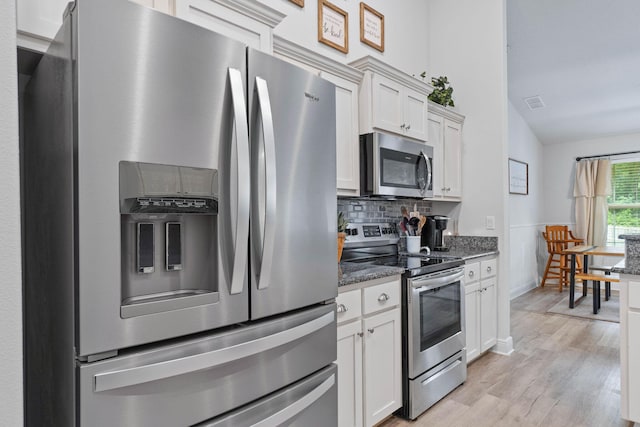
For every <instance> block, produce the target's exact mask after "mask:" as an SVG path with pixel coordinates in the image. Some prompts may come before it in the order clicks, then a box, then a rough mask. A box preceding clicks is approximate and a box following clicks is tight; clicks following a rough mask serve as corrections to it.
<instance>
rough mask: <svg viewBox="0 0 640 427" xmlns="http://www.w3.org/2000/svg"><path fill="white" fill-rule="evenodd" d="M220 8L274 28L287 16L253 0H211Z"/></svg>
mask: <svg viewBox="0 0 640 427" xmlns="http://www.w3.org/2000/svg"><path fill="white" fill-rule="evenodd" d="M211 1H212V2H214V3H218V4H219V5H221V6H224V7H226V8H227V9H231V10H233V11H236V12H238V13H241V14H243V15H245V16H248V17H249V18H251V19H254V20H256V21H258V22H261V23H263V24H265V25H268V26H269V27H271V28H275V27H276V26H277V25H278V24H279V23H280V22H282V20H283V19H284V18H285V17H286V16H287V15H285V14H284V13H282V12H280V11H279V10H276V9H273V8H271V7H269V6H267V5H265V4H262V3H260V2H257V1H255V0H211Z"/></svg>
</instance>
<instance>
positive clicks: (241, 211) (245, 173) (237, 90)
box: [229, 68, 251, 294]
mask: <svg viewBox="0 0 640 427" xmlns="http://www.w3.org/2000/svg"><path fill="white" fill-rule="evenodd" d="M229 82H230V84H231V99H232V101H233V119H234V124H235V135H236V147H237V151H238V153H237V161H238V189H237V191H238V195H237V199H238V202H237V203H238V209H237V218H236V221H237V222H236V225H235V227H233V226H231V225H230V227H229V228H230V229H233V228H235V231H236V234H235V243H234V248H233V249H234V254H235V255H234V258H233V270H232V271H233V272H232V276H231V288H230V289H229V293H231V294H239V293H241V292H242V289H243V287H244V280H245V270H246V269H247V255H246V254H247V251H248V250H249V248H248V245H249V238H248V236H249V203H250V197H251V196H250V194H251V182H250V181H249V128H248V124H247V109H246V104H245V102H244V89H243V86H242V73H241V72H240V71H239V70H236V69H234V68H229Z"/></svg>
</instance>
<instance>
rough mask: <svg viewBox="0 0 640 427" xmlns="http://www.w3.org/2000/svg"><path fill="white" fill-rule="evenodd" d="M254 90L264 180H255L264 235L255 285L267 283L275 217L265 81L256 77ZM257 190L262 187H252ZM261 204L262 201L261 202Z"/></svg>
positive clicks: (272, 135) (271, 135) (260, 286)
mask: <svg viewBox="0 0 640 427" xmlns="http://www.w3.org/2000/svg"><path fill="white" fill-rule="evenodd" d="M256 91H257V92H258V104H259V105H260V117H261V122H262V135H263V141H264V165H265V168H264V176H265V179H264V182H263V183H258V185H259V186H261V185H262V186H264V187H263V188H264V194H265V197H264V203H263V205H264V206H261V207H260V209H264V236H263V241H262V245H261V246H262V254H260V260H261V261H260V264H259V270H258V289H265V288H268V287H269V280H270V278H271V267H272V265H273V250H274V244H275V227H274V225H275V217H276V194H277V187H276V138H275V132H274V129H273V114H272V112H271V100H270V98H269V87H268V86H267V81H266V80H264V79H262V78H260V77H256ZM256 190H257V191H261V190H262V189H256ZM261 204H262V203H261Z"/></svg>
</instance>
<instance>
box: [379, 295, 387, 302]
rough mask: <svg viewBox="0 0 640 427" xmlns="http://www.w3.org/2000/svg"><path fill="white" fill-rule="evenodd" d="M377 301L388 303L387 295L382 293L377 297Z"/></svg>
mask: <svg viewBox="0 0 640 427" xmlns="http://www.w3.org/2000/svg"><path fill="white" fill-rule="evenodd" d="M378 301H379V302H385V301H389V295H387V294H385V293H383V294H382V295H380V296H379V297H378Z"/></svg>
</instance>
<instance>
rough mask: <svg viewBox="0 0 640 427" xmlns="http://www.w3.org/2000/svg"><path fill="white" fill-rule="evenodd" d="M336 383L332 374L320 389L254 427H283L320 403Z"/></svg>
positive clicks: (253, 425)
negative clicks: (317, 402) (310, 407)
mask: <svg viewBox="0 0 640 427" xmlns="http://www.w3.org/2000/svg"><path fill="white" fill-rule="evenodd" d="M335 383H336V379H335V374H331V376H330V377H329V378H327V379H326V380H324V382H323V383H322V384H320V385H319V386H318V387H316V388H314V389H313V390H311V391H310V392H309V393H308V394H306V395H305V396H304V397H303V398H301V399H299V400H297V401H295V402H294V403H292V404H291V405H289V406H287V407H286V408H283V409H281V410H280V411H278V412H276V413H275V414H273V415H271V416H269V417H267V418H265V419H264V420H262V421H258V422H257V423H255V424H252V425H251V426H252V427H277V426H281V425H283V424H284V423H285V422H287V421H289V420H290V419H292V418H293V417H295V416H296V415H298V414H299V413H301V412H302V411H304V410H305V409H307V408H308V407H309V406H311V405H312V404H313V403H314V402H316V401H318V400H319V399H320V398H321V397H322V396H323V395H324V394H325V393H326V392H327V391H329V390H330V389H331V387H333V385H334V384H335Z"/></svg>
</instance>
